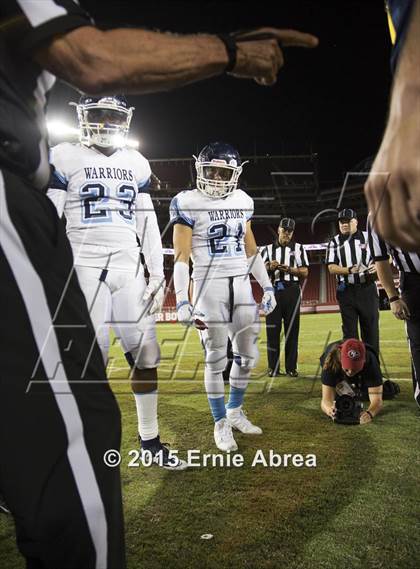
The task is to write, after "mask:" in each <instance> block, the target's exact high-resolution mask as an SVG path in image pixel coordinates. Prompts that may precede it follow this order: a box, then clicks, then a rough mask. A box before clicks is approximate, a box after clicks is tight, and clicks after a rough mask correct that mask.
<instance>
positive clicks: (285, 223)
mask: <svg viewBox="0 0 420 569" xmlns="http://www.w3.org/2000/svg"><path fill="white" fill-rule="evenodd" d="M295 225H296V224H295V220H294V219H291V218H290V217H283V219H282V220H281V221H280V224H279V227H283V229H287V230H288V231H294V229H295Z"/></svg>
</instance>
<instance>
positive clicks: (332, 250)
mask: <svg viewBox="0 0 420 569" xmlns="http://www.w3.org/2000/svg"><path fill="white" fill-rule="evenodd" d="M325 263H326V264H327V265H339V264H340V260H339V258H338V255H337V245H336V242H335V241H334V239H331V241H330V242H329V243H328V247H327V254H326V257H325Z"/></svg>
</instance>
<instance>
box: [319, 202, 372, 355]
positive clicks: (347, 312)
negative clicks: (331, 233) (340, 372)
mask: <svg viewBox="0 0 420 569" xmlns="http://www.w3.org/2000/svg"><path fill="white" fill-rule="evenodd" d="M357 223H358V222H357V214H356V212H355V211H354V210H353V209H348V208H347V209H343V210H341V211H340V212H339V214H338V224H339V229H340V233H339V234H338V235H335V237H333V238H332V239H331V241H330V242H329V244H328V249H327V257H326V263H327V265H328V270H329V272H330V274H332V275H335V277H336V279H337V301H338V304H339V305H340V312H341V322H342V329H343V338H359V331H358V324H360V330H361V335H362V340H363V341H364V342H365V343H367V344H369V345H370V346H372V348H373V349H374V350H375V351H376V353H377V354H379V298H378V292H377V290H376V285H375V278H376V274H375V265H374V263H373V261H372V259H371V256H370V252H369V247H368V237H367V232H366V231H365V232H363V231H360V230H359V229H358V227H357Z"/></svg>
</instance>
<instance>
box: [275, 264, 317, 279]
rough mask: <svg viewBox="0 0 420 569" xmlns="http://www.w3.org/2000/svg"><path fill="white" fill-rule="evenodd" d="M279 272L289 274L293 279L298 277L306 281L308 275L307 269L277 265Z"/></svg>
mask: <svg viewBox="0 0 420 569" xmlns="http://www.w3.org/2000/svg"><path fill="white" fill-rule="evenodd" d="M278 268H279V269H280V270H281V271H284V272H285V273H289V275H293V276H294V277H299V278H300V279H306V278H307V276H308V274H309V269H308V267H289V265H279V267H278Z"/></svg>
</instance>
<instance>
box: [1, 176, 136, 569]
mask: <svg viewBox="0 0 420 569" xmlns="http://www.w3.org/2000/svg"><path fill="white" fill-rule="evenodd" d="M72 264H73V258H72V253H71V249H70V245H69V243H68V240H67V238H66V235H65V231H64V226H63V224H62V222H61V221H60V220H59V219H58V217H57V214H56V211H55V208H54V206H53V204H52V203H51V202H50V200H49V199H48V198H47V197H46V196H45V195H44V194H42V193H40V192H38V191H36V190H34V189H32V188H31V187H29V186H28V185H26V184H25V183H24V182H23V181H22V180H20V179H19V178H17V177H15V176H14V175H12V174H10V173H8V172H6V171H4V170H3V171H0V269H1V284H0V287H1V294H0V299H1V319H0V330H1V342H0V350H1V356H2V357H1V361H2V366H1V372H0V373H1V376H0V491H1V493H2V494H3V495H4V498H5V500H6V503H7V504H8V506H9V508H10V510H11V512H12V514H13V516H14V519H15V524H16V534H17V544H18V547H19V550H20V552H21V553H22V554H23V555H24V556H25V557H26V559H27V567H28V568H31V569H46V568H48V569H57V568H60V569H65V568H68V569H70V568H71V569H74V568H76V567H77V568H78V569H85V568H95V567H104V568H107V569H109V568H113V569H114V568H115V569H123V568H124V567H125V554H124V534H123V516H122V503H121V484H120V475H119V469H118V468H115V469H113V468H109V467H107V466H105V464H104V461H103V455H104V453H105V451H107V450H108V449H111V448H115V449H119V447H120V437H121V425H120V413H119V409H118V405H117V403H116V400H115V398H114V396H113V393H112V391H111V389H110V387H109V384H108V383H107V381H106V375H105V369H104V366H103V361H102V356H101V353H100V350H99V348H98V346H97V344H96V342H95V340H94V331H93V327H92V324H91V322H90V318H89V314H88V310H87V306H86V302H85V299H84V296H83V293H82V291H81V289H80V286H79V284H78V281H77V278H76V275H75V273H74V272H73V271H72ZM84 380H86V381H84Z"/></svg>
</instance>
